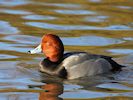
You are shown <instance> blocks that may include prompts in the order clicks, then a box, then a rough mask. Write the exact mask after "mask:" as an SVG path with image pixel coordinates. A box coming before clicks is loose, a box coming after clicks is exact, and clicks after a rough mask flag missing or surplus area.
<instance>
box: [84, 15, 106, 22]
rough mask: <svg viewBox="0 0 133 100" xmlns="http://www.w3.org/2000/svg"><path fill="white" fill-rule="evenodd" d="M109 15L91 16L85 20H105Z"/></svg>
mask: <svg viewBox="0 0 133 100" xmlns="http://www.w3.org/2000/svg"><path fill="white" fill-rule="evenodd" d="M107 18H108V16H89V17H85V18H84V20H85V21H87V22H104V21H105V20H107Z"/></svg>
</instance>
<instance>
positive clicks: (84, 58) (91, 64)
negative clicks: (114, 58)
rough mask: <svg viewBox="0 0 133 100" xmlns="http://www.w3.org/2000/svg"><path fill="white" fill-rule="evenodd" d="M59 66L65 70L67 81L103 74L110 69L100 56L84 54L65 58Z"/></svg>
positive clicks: (74, 54)
mask: <svg viewBox="0 0 133 100" xmlns="http://www.w3.org/2000/svg"><path fill="white" fill-rule="evenodd" d="M60 66H64V67H65V69H66V70H67V78H68V79H74V78H78V77H83V76H91V75H96V74H100V73H105V72H108V71H109V70H111V68H112V67H111V64H110V63H109V62H108V61H107V60H106V59H104V58H102V57H101V56H100V55H94V54H88V53H85V52H79V53H73V54H72V55H70V56H68V57H66V58H65V59H64V60H63V62H62V63H61V64H60Z"/></svg>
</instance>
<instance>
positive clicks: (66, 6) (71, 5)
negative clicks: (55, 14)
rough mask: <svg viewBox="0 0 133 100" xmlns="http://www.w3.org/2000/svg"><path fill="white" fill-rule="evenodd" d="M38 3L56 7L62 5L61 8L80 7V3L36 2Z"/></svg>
mask: <svg viewBox="0 0 133 100" xmlns="http://www.w3.org/2000/svg"><path fill="white" fill-rule="evenodd" d="M38 4H40V5H46V6H56V7H63V8H80V7H81V5H79V4H69V3H67V4H63V3H38Z"/></svg>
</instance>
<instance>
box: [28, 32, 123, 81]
mask: <svg viewBox="0 0 133 100" xmlns="http://www.w3.org/2000/svg"><path fill="white" fill-rule="evenodd" d="M40 52H43V53H44V55H45V57H46V58H45V59H44V60H43V61H41V62H40V68H39V69H40V71H41V72H45V73H47V74H50V75H56V76H58V77H62V78H66V79H75V78H79V77H85V76H92V75H96V74H101V73H106V72H109V71H118V70H121V67H123V66H122V65H119V64H118V63H116V62H115V61H114V60H112V57H109V56H104V55H96V54H91V53H87V52H68V53H64V45H63V43H62V41H61V39H60V38H59V37H58V36H57V35H53V34H45V35H44V36H43V37H42V41H41V43H40V44H39V46H37V47H36V48H35V49H33V50H30V51H29V53H31V54H35V53H40Z"/></svg>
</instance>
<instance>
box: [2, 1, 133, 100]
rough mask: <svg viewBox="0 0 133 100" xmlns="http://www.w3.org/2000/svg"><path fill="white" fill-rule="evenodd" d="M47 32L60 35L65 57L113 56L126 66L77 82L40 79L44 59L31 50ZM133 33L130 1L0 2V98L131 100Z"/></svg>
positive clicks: (18, 99)
mask: <svg viewBox="0 0 133 100" xmlns="http://www.w3.org/2000/svg"><path fill="white" fill-rule="evenodd" d="M46 33H54V34H57V35H58V36H60V37H61V39H62V41H63V43H64V46H65V52H68V51H85V52H91V53H95V54H103V55H107V56H112V57H114V59H115V60H116V61H117V62H119V63H120V64H123V65H126V66H128V67H125V68H123V71H121V72H118V73H115V74H114V73H108V74H103V75H97V76H92V77H85V78H80V79H75V80H62V79H58V78H55V77H52V76H49V75H45V74H41V73H40V72H39V71H38V67H39V65H38V63H39V62H40V61H41V60H42V59H43V58H44V56H43V55H42V54H36V55H30V54H27V51H28V50H30V49H32V48H34V47H35V46H36V45H38V44H39V42H40V40H41V37H42V36H43V35H44V34H46ZM132 33H133V1H132V0H112V1H111V0H57V1H55V0H45V1H44V0H0V99H1V100H51V99H52V100H99V99H102V100H110V99H112V100H132V99H133V62H132V61H133V54H132V53H133V34H132ZM50 87H51V88H50ZM46 90H47V91H46Z"/></svg>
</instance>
